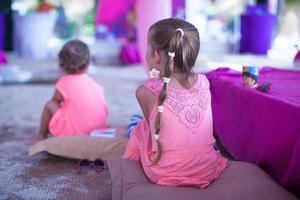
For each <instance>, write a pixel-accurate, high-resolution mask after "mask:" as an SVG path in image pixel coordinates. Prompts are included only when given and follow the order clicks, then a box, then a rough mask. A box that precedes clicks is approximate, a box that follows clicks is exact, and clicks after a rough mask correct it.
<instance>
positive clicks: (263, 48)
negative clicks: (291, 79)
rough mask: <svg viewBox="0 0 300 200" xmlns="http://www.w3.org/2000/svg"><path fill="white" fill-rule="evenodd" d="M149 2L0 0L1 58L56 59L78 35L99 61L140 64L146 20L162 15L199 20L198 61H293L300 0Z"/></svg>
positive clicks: (297, 33) (181, 0)
mask: <svg viewBox="0 0 300 200" xmlns="http://www.w3.org/2000/svg"><path fill="white" fill-rule="evenodd" d="M143 2H144V1H143V0H1V1H0V49H1V50H3V51H2V54H3V55H2V57H4V54H5V55H8V57H10V55H14V56H17V57H21V58H30V59H39V60H41V59H49V58H50V59H51V58H56V56H57V52H58V50H59V49H60V48H61V46H62V45H63V43H64V42H65V41H67V40H69V39H71V38H80V39H82V40H84V41H85V42H86V43H88V44H89V45H90V47H91V50H92V56H93V60H94V61H95V62H100V63H101V64H102V63H104V64H117V65H127V64H139V63H141V61H142V60H143V57H144V55H143V53H144V52H143V49H142V47H141V45H140V44H139V42H140V41H139V38H143V37H139V36H140V34H139V32H143V31H144V32H145V30H141V29H145V27H146V28H147V26H143V25H141V23H143V22H142V21H143V20H145V21H147V19H148V21H149V19H150V21H151V17H152V18H153V20H155V19H156V17H155V15H158V16H162V18H164V17H171V16H172V17H178V18H182V19H186V20H188V21H190V22H192V23H193V24H195V25H196V26H197V27H198V29H199V32H200V37H201V52H200V53H201V54H202V55H203V56H202V57H201V56H200V57H199V62H198V64H199V65H201V64H203V65H205V64H208V65H214V62H212V63H207V62H206V61H207V60H208V61H209V60H213V61H215V62H217V60H214V57H215V56H217V57H218V58H220V55H229V59H233V60H234V59H236V56H239V55H248V57H249V56H250V57H251V56H256V55H258V56H256V57H258V59H275V60H276V61H278V65H280V64H281V63H283V64H282V65H285V66H287V65H293V60H294V58H295V55H296V53H297V45H299V41H300V39H299V38H300V36H299V23H300V20H299V19H300V16H299V13H300V1H299V0H256V1H255V0H226V1H222V0H197V1H195V0H167V1H166V2H167V4H168V5H164V6H162V8H163V9H160V10H155V11H154V12H152V13H150V14H147V13H148V12H147V10H143V9H145V8H143V5H141V4H145V3H143ZM153 4H158V5H159V4H161V2H159V1H154V2H152V4H151V6H152V7H155V5H153ZM163 4H164V3H163ZM165 4H166V3H165ZM149 9H150V10H151V8H148V10H149ZM166 9H167V10H166ZM168 9H171V10H170V11H169V10H168ZM145 12H146V13H145ZM139 13H143V15H140V16H139ZM160 13H169V14H160ZM146 15H150V16H146ZM144 18H146V19H144ZM139 21H140V23H139ZM230 55H232V56H233V57H230ZM225 57H226V56H225ZM225 57H224V56H223V60H224V61H226V58H225ZM244 57H245V56H244ZM252 58H253V57H251V59H252ZM13 59H14V58H13ZM201 59H202V60H201ZM3 60H4V58H2V61H1V64H5V61H3ZM221 60H222V59H221ZM237 60H239V59H237ZM12 62H13V61H12ZM225 63H226V62H225ZM233 63H234V62H233ZM249 64H251V63H249ZM271 64H273V63H271Z"/></svg>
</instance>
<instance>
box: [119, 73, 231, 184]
mask: <svg viewBox="0 0 300 200" xmlns="http://www.w3.org/2000/svg"><path fill="white" fill-rule="evenodd" d="M162 86H163V82H162V81H161V80H158V79H151V80H149V81H148V82H146V83H145V84H144V87H146V88H148V89H149V90H151V91H152V92H153V93H154V94H155V95H156V97H158V95H159V93H160V91H161V89H162ZM157 106H158V105H157V98H156V102H155V104H154V107H153V110H152V112H151V114H150V116H149V119H144V120H142V121H141V122H140V123H139V124H138V125H137V127H136V128H135V129H133V132H132V134H131V137H130V140H129V142H128V145H127V149H126V151H125V154H124V156H123V157H124V158H128V159H132V160H137V161H141V163H142V166H143V169H144V171H145V174H146V175H147V176H148V178H149V179H150V180H151V181H152V182H154V183H156V184H159V185H171V186H195V187H199V188H204V187H206V186H208V185H209V184H210V183H211V182H212V181H213V180H214V179H216V178H217V177H218V176H219V175H220V173H221V172H222V170H223V169H224V168H225V167H226V166H227V159H225V158H223V157H222V156H221V154H220V152H219V151H216V150H215V149H214V148H213V144H214V143H215V139H214V137H213V121H212V111H211V96H210V91H209V82H208V80H207V78H206V77H205V76H204V75H201V74H199V75H198V79H197V81H196V82H195V83H194V85H193V87H192V88H190V89H179V88H175V87H172V86H171V85H169V89H168V96H167V98H166V100H165V102H164V111H163V113H162V118H161V120H162V121H161V122H162V128H161V131H160V138H159V139H160V142H161V144H162V147H163V154H162V157H161V159H160V161H159V162H158V163H157V164H156V165H152V164H151V160H153V158H154V155H155V152H156V151H157V144H156V142H155V140H154V132H155V117H156V114H157Z"/></svg>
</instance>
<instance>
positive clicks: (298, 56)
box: [294, 50, 300, 62]
mask: <svg viewBox="0 0 300 200" xmlns="http://www.w3.org/2000/svg"><path fill="white" fill-rule="evenodd" d="M294 62H300V50H299V51H298V53H297V54H296V56H295V58H294Z"/></svg>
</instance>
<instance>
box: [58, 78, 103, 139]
mask: <svg viewBox="0 0 300 200" xmlns="http://www.w3.org/2000/svg"><path fill="white" fill-rule="evenodd" d="M56 89H57V90H58V91H59V92H60V93H61V94H62V96H63V99H64V101H63V105H62V108H61V112H62V113H63V115H64V117H65V118H67V121H68V122H69V123H71V126H72V127H73V128H72V129H73V131H74V134H75V133H89V132H90V131H92V129H97V128H105V126H106V119H107V115H108V111H107V107H106V104H105V101H104V94H103V88H102V87H101V86H100V85H98V84H97V83H96V82H95V81H94V80H93V79H91V78H90V77H89V76H88V75H87V74H85V73H81V74H72V75H66V76H63V77H62V78H61V79H60V80H59V81H58V83H57V85H56ZM66 134H69V133H66Z"/></svg>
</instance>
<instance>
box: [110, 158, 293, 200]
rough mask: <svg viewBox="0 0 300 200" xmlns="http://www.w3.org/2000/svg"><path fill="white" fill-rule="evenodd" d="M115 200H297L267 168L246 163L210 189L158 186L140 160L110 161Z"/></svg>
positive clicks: (230, 170) (236, 164) (232, 167)
mask: <svg viewBox="0 0 300 200" xmlns="http://www.w3.org/2000/svg"><path fill="white" fill-rule="evenodd" d="M108 167H109V170H110V174H111V178H112V199H113V200H141V199H143V200H202V199H203V200H296V199H297V198H296V197H295V196H293V195H292V194H290V193H289V192H288V191H286V190H285V189H284V188H282V187H281V186H279V185H278V184H276V183H275V182H274V181H273V180H272V179H271V178H270V177H269V176H268V175H267V174H266V173H265V172H264V171H263V170H261V169H260V168H259V167H257V166H256V165H254V164H250V163H246V162H235V161H232V162H230V163H229V166H228V168H226V169H225V170H224V172H223V173H222V174H221V175H220V177H219V178H218V179H216V180H215V181H214V182H212V184H211V185H210V186H209V187H207V188H206V189H197V188H192V187H170V186H158V185H154V184H152V183H150V182H149V181H148V179H147V178H146V177H145V174H144V172H143V169H142V167H141V165H140V164H139V163H138V162H135V161H130V160H126V159H116V160H110V161H108Z"/></svg>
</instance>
